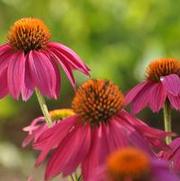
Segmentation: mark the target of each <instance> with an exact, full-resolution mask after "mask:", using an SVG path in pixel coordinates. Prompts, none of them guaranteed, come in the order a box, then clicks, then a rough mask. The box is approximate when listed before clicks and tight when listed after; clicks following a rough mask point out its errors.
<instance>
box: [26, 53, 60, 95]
mask: <svg viewBox="0 0 180 181" xmlns="http://www.w3.org/2000/svg"><path fill="white" fill-rule="evenodd" d="M29 65H30V69H31V75H32V78H33V80H34V82H35V86H37V88H38V89H39V90H40V91H41V93H42V94H43V95H45V96H48V97H52V98H57V95H56V72H55V70H54V67H53V65H52V63H51V61H50V60H49V59H48V57H47V56H46V55H45V54H44V53H42V52H37V51H31V52H30V53H29Z"/></svg>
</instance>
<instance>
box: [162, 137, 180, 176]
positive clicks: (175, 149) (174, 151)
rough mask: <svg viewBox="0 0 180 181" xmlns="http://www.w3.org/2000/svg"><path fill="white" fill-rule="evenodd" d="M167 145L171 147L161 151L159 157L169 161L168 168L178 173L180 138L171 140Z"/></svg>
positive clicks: (179, 169)
mask: <svg viewBox="0 0 180 181" xmlns="http://www.w3.org/2000/svg"><path fill="white" fill-rule="evenodd" d="M169 147H170V148H171V149H169V150H166V151H161V152H160V154H159V157H160V158H161V159H164V160H167V161H169V165H170V168H171V169H172V170H174V171H175V172H176V173H178V174H180V138H176V139H175V140H173V141H172V142H171V143H170V144H169Z"/></svg>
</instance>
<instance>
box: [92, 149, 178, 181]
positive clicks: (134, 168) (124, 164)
mask: <svg viewBox="0 0 180 181" xmlns="http://www.w3.org/2000/svg"><path fill="white" fill-rule="evenodd" d="M93 175H94V176H92V178H91V179H89V181H90V180H91V181H164V180H169V181H170V180H172V181H179V180H180V179H178V177H177V176H176V175H175V174H173V173H171V172H170V170H169V168H168V164H167V162H164V161H161V160H156V159H152V158H151V157H149V155H147V154H146V153H145V152H143V151H142V150H139V149H135V148H124V149H121V150H117V151H115V152H113V153H111V155H110V156H108V158H107V161H106V163H105V164H104V165H103V166H101V167H99V168H98V169H97V170H96V171H95V172H94V174H93Z"/></svg>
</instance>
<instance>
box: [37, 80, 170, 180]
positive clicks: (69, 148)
mask: <svg viewBox="0 0 180 181" xmlns="http://www.w3.org/2000/svg"><path fill="white" fill-rule="evenodd" d="M124 102H125V101H124V96H123V94H122V93H121V91H120V90H119V88H118V86H116V85H115V84H113V83H112V82H111V81H105V80H88V81H87V82H85V83H84V84H83V85H82V86H80V88H79V89H78V90H77V92H76V95H75V97H74V99H73V101H72V108H73V111H74V112H75V115H73V116H70V117H68V118H66V119H63V120H62V121H60V122H58V123H57V124H56V125H54V126H53V127H52V128H49V129H48V130H46V131H45V132H43V134H41V136H40V137H39V138H38V139H37V141H36V144H35V145H34V148H35V149H37V150H40V151H41V153H40V155H39V157H38V159H37V161H36V164H40V163H41V162H42V161H43V160H44V159H45V158H46V156H47V154H48V152H49V151H50V150H52V149H53V153H52V155H51V157H50V158H49V161H48V164H47V167H46V173H45V179H46V180H48V179H50V178H51V177H53V176H56V175H58V174H60V173H63V175H64V176H66V175H69V174H71V173H72V172H74V171H75V170H76V168H77V167H78V165H81V168H82V175H83V180H85V181H86V180H87V179H88V178H89V176H90V175H91V174H92V173H93V172H94V170H95V168H96V167H97V166H99V165H100V164H102V163H103V162H104V161H105V159H106V156H107V155H108V154H109V153H111V152H112V151H113V150H115V149H117V148H122V147H125V146H127V145H131V146H135V147H141V148H142V149H144V150H146V151H147V152H149V153H150V154H152V152H151V148H152V147H156V149H157V148H163V147H166V145H165V144H164V137H165V136H166V135H167V133H165V132H164V131H161V130H157V129H153V128H150V127H149V126H148V125H146V124H145V123H143V122H142V121H140V120H138V119H136V118H135V117H133V116H132V115H130V114H129V113H128V112H126V111H125V110H124V109H123V106H124Z"/></svg>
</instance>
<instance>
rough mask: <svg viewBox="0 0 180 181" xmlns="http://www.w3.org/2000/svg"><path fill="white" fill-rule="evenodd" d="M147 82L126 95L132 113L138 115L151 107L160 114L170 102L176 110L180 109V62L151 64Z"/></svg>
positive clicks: (156, 62)
mask: <svg viewBox="0 0 180 181" xmlns="http://www.w3.org/2000/svg"><path fill="white" fill-rule="evenodd" d="M146 73H147V78H146V80H145V81H143V82H141V83H139V84H138V85H136V86H135V87H134V88H133V89H132V90H130V91H129V92H128V94H127V95H126V104H129V103H131V105H132V112H133V113H138V112H139V111H141V110H142V109H143V108H144V107H146V106H149V107H150V108H151V109H152V111H153V112H158V111H159V110H160V109H161V108H162V106H163V105H164V102H165V101H166V100H168V101H169V102H170V105H171V106H172V107H173V108H175V109H176V110H179V109H180V62H179V61H178V60H176V59H158V60H155V61H153V62H152V63H150V65H149V66H148V67H147V70H146Z"/></svg>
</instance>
